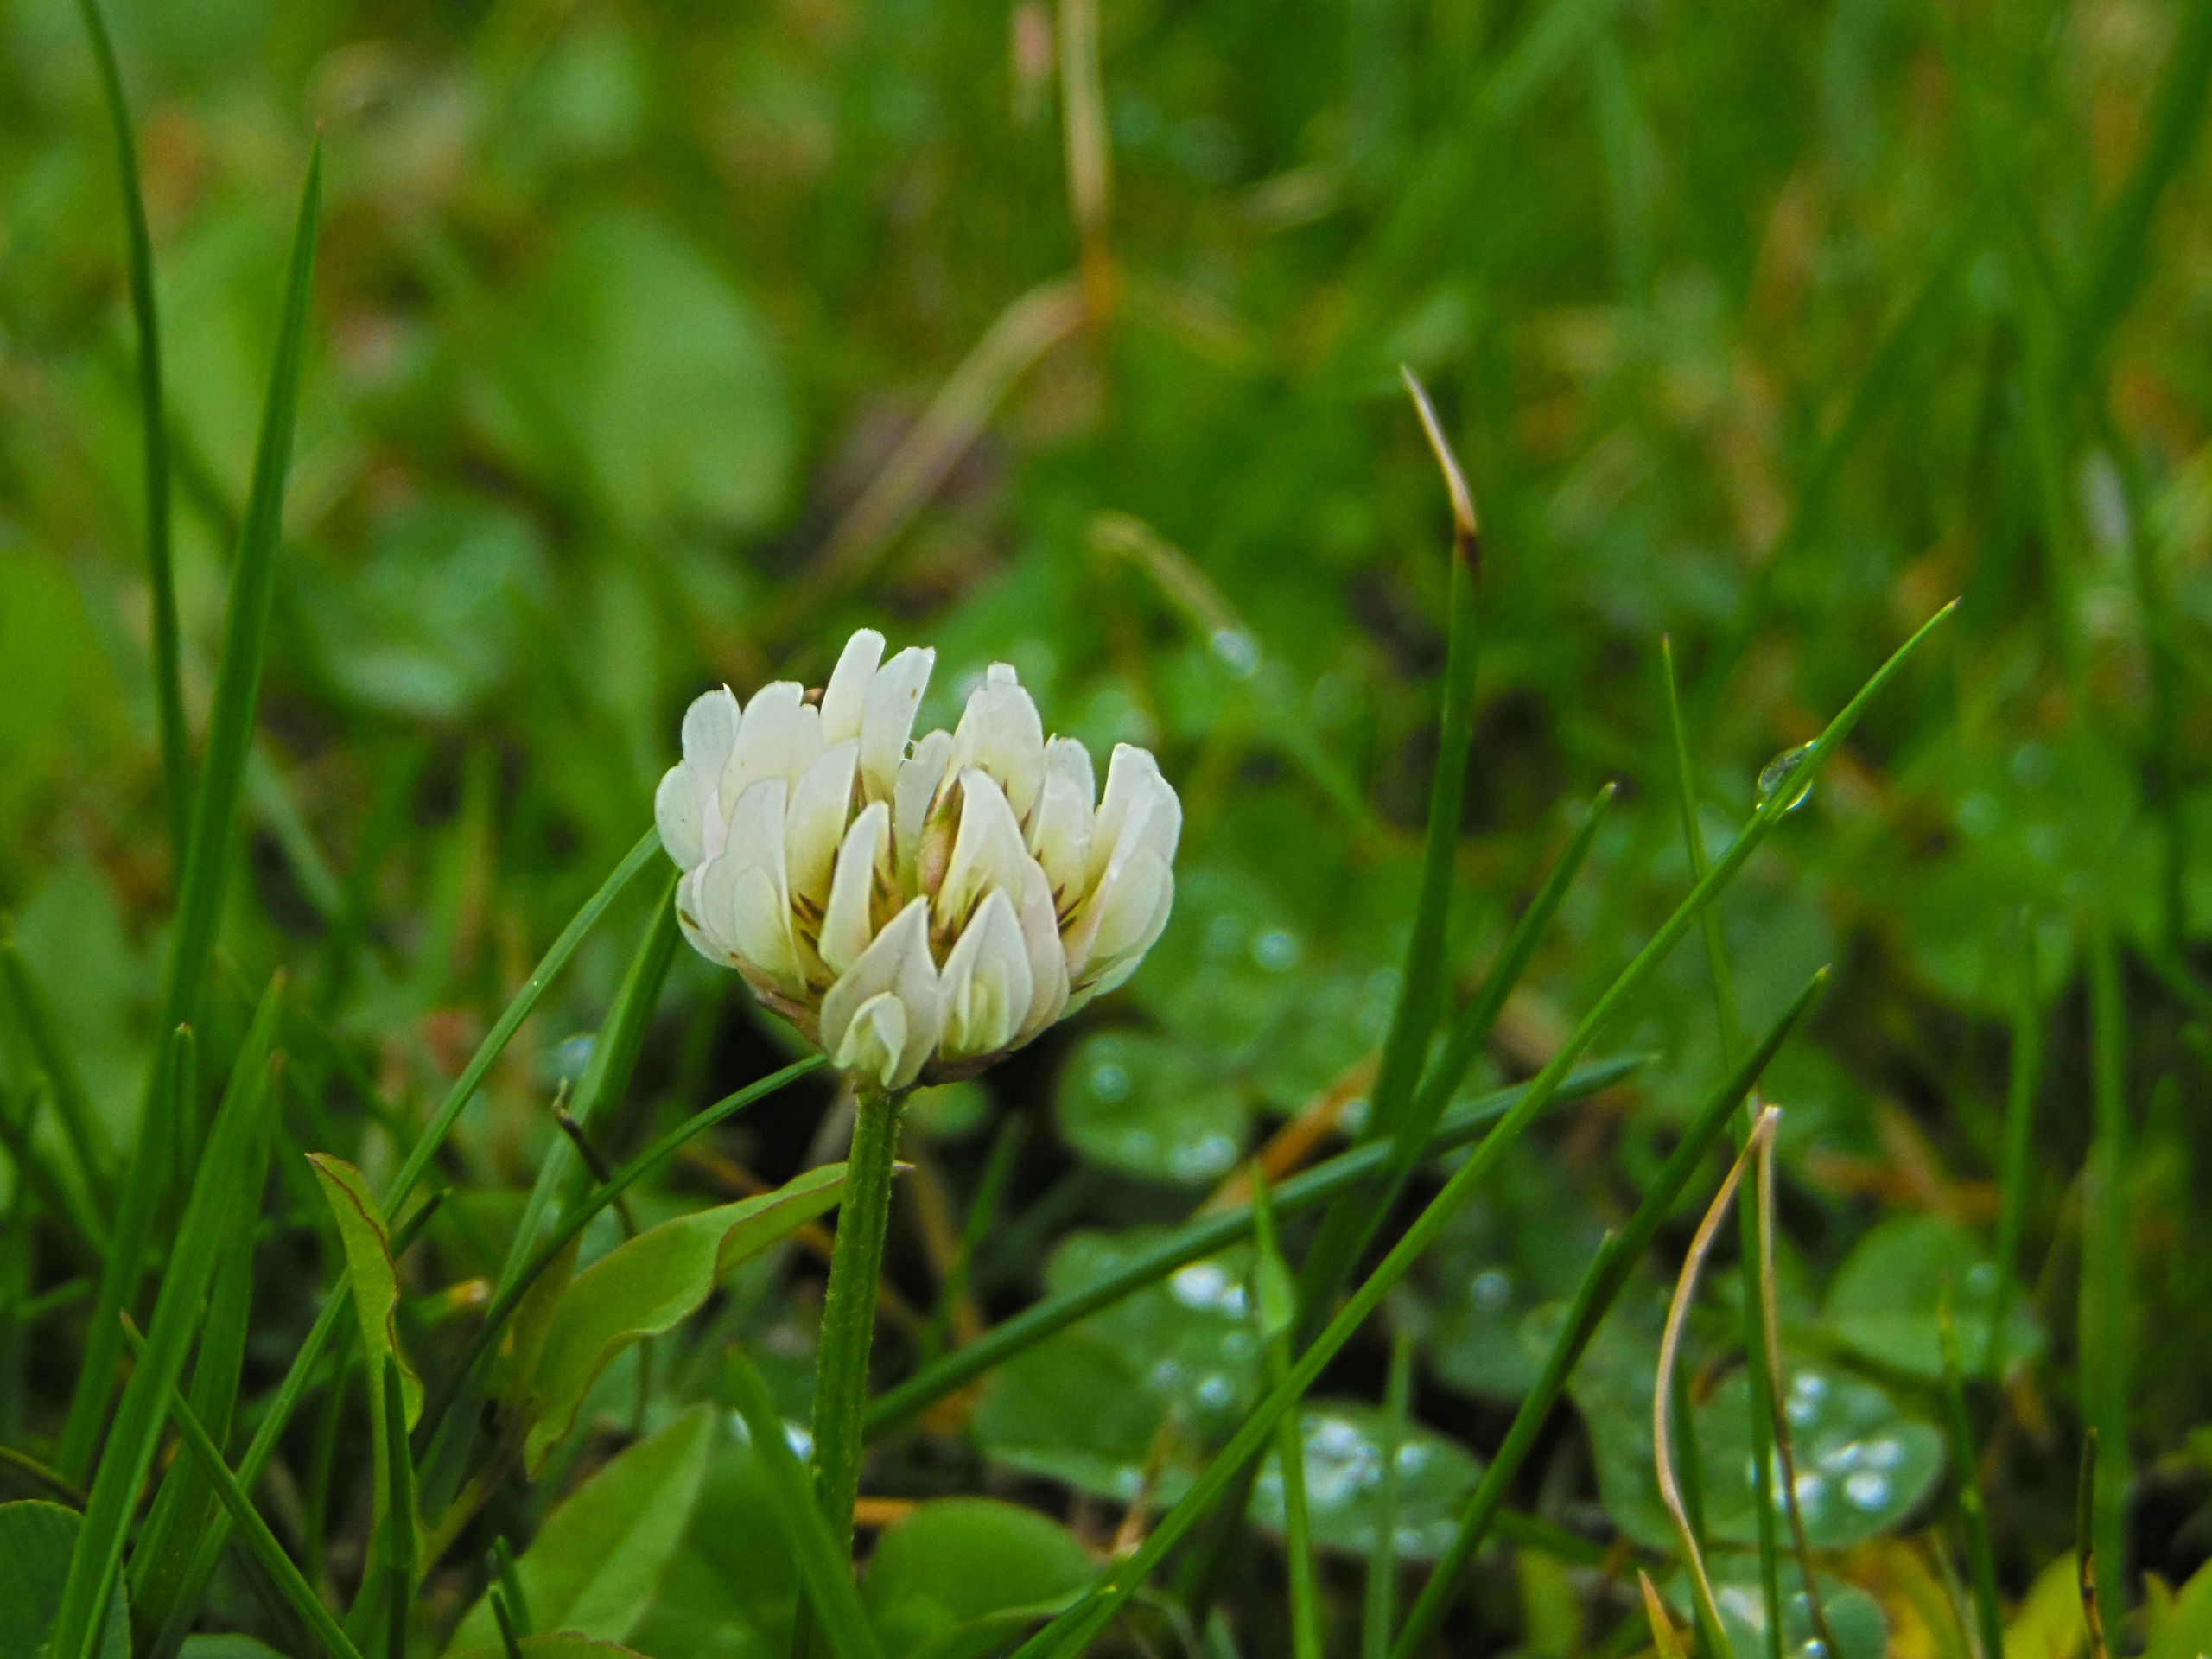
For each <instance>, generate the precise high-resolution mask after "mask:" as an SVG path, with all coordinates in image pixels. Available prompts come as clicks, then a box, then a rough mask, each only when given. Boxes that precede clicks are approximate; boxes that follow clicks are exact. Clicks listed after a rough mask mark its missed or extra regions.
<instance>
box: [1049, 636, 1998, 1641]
mask: <svg viewBox="0 0 2212 1659" xmlns="http://www.w3.org/2000/svg"><path fill="white" fill-rule="evenodd" d="M1957 604H1958V601H1955V600H1954V601H1951V603H1949V604H1948V605H1946V606H1944V607H1942V610H1940V611H1938V612H1937V613H1936V614H1935V615H1934V616H1932V617H1930V618H1929V620H1927V621H1926V622H1924V623H1923V624H1922V625H1921V626H1920V628H1919V629H1918V630H1917V631H1916V632H1915V633H1914V634H1913V635H1912V637H1911V638H1910V639H1907V640H1906V641H1905V642H1904V645H1900V646H1899V647H1898V648H1897V651H1896V652H1893V653H1891V657H1890V659H1889V660H1888V661H1887V662H1885V663H1884V664H1882V666H1881V667H1880V668H1879V669H1878V670H1876V671H1875V672H1874V675H1873V677H1872V678H1870V679H1869V680H1868V681H1867V682H1866V684H1865V685H1863V686H1861V687H1860V688H1859V691H1858V693H1857V695H1856V696H1853V698H1852V699H1851V701H1850V702H1847V704H1845V705H1844V708H1843V709H1842V711H1841V712H1840V713H1839V714H1838V715H1836V717H1835V718H1834V720H1833V721H1830V722H1829V723H1828V727H1827V730H1826V731H1824V732H1822V733H1821V735H1820V736H1819V737H1818V738H1817V739H1815V741H1814V742H1813V744H1812V746H1811V747H1809V748H1808V750H1807V751H1806V753H1805V755H1804V758H1803V759H1802V760H1801V761H1800V762H1799V763H1798V769H1797V772H1796V777H1797V778H1799V779H1802V780H1803V781H1805V782H1806V783H1808V784H1809V783H1811V782H1813V781H1814V780H1815V779H1817V778H1818V776H1819V774H1820V770H1821V766H1824V765H1825V764H1826V763H1827V758H1828V756H1829V755H1831V754H1833V753H1834V752H1835V749H1836V747H1837V746H1838V745H1839V744H1840V743H1841V742H1842V741H1844V739H1845V738H1846V737H1847V736H1848V735H1849V734H1850V733H1851V731H1852V729H1853V727H1855V726H1856V725H1857V724H1858V722H1859V718H1860V717H1861V716H1862V715H1864V714H1865V713H1866V708H1867V706H1868V704H1869V703H1871V702H1872V701H1873V700H1874V699H1875V698H1876V697H1878V696H1880V695H1881V693H1882V691H1883V690H1884V689H1885V687H1886V686H1887V685H1888V684H1889V683H1890V682H1891V680H1892V679H1894V678H1895V677H1897V674H1898V673H1899V672H1900V671H1902V670H1903V669H1904V665H1905V664H1906V663H1908V662H1909V661H1910V660H1911V658H1912V657H1913V655H1914V653H1915V652H1917V651H1918V650H1919V648H1920V646H1921V645H1922V644H1923V642H1925V641H1926V639H1928V637H1929V634H1930V633H1932V632H1934V631H1935V630H1936V628H1937V627H1939V626H1942V623H1943V622H1944V621H1945V620H1947V619H1948V617H1949V616H1950V614H1951V613H1952V612H1953V611H1954V610H1955V609H1956V608H1957ZM1789 804H1790V803H1789V791H1777V793H1776V794H1774V795H1772V796H1770V797H1769V798H1767V799H1766V800H1765V801H1763V802H1762V803H1761V804H1759V806H1758V810H1756V811H1754V812H1753V813H1752V815H1751V819H1750V821H1749V822H1748V823H1745V826H1744V829H1743V830H1742V832H1741V833H1740V834H1739V835H1738V836H1737V837H1736V839H1735V841H1734V842H1732V843H1731V844H1730V845H1729V847H1728V849H1727V850H1726V852H1725V853H1723V854H1722V855H1721V856H1720V858H1719V861H1717V862H1716V863H1715V864H1714V865H1713V868H1712V869H1711V870H1709V871H1708V872H1707V874H1706V876H1705V879H1704V880H1701V881H1700V882H1698V883H1697V885H1696V886H1695V887H1693V888H1692V889H1691V890H1690V892H1689V894H1688V896H1687V897H1686V898H1685V899H1683V900H1682V901H1681V904H1680V905H1678V906H1676V907H1675V912H1674V913H1673V914H1672V915H1671V916H1669V918H1667V920H1666V921H1665V922H1664V923H1662V925H1660V927H1659V930H1658V931H1656V933H1654V934H1653V935H1652V937H1651V938H1650V939H1649V941H1647V942H1646V944H1644V946H1643V949H1642V950H1639V951H1638V952H1637V954H1636V956H1635V957H1634V958H1633V959H1632V960H1631V961H1630V963H1629V964H1628V966H1627V967H1625V968H1624V969H1622V970H1621V972H1620V973H1619V974H1618V976H1615V978H1614V980H1613V982H1612V983H1611V985H1610V986H1608V987H1607V988H1606V989H1605V992H1604V993H1603V994H1602V995H1600V996H1599V998H1598V1000H1597V1001H1596V1003H1595V1004H1593V1005H1592V1007H1591V1008H1590V1010H1589V1012H1588V1013H1587V1014H1584V1016H1583V1017H1582V1020H1580V1023H1579V1024H1577V1026H1576V1027H1575V1028H1574V1030H1573V1032H1572V1033H1570V1034H1569V1035H1568V1037H1567V1040H1566V1041H1565V1042H1564V1043H1563V1044H1561V1045H1560V1049H1559V1051H1558V1052H1557V1053H1555V1054H1554V1055H1553V1057H1552V1058H1551V1059H1550V1061H1549V1062H1548V1063H1547V1064H1546V1065H1545V1066H1544V1069H1543V1070H1542V1071H1540V1072H1539V1073H1538V1074H1537V1075H1536V1077H1535V1080H1534V1081H1533V1082H1532V1083H1530V1084H1529V1089H1528V1091H1527V1092H1526V1093H1525V1094H1523V1095H1522V1097H1521V1099H1520V1100H1519V1102H1518V1103H1516V1105H1515V1106H1514V1107H1513V1109H1511V1110H1510V1111H1509V1112H1508V1113H1507V1114H1506V1115H1505V1116H1504V1117H1503V1118H1502V1119H1500V1120H1499V1122H1498V1123H1497V1127H1496V1128H1493V1129H1492V1130H1491V1132H1490V1134H1489V1135H1487V1136H1486V1137H1484V1141H1482V1143H1481V1145H1480V1146H1478V1147H1477V1148H1476V1149H1475V1151H1474V1153H1473V1154H1472V1155H1471V1157H1470V1158H1469V1159H1468V1160H1467V1161H1466V1162H1465V1164H1463V1165H1462V1166H1460V1168H1459V1172H1458V1173H1455V1174H1454V1175H1453V1176H1452V1179H1451V1180H1450V1181H1448V1182H1446V1185H1445V1186H1444V1188H1443V1190H1442V1191H1441V1192H1439V1193H1438V1194H1437V1195H1436V1197H1435V1198H1433V1199H1432V1200H1431V1201H1430V1203H1429V1205H1428V1206H1427V1208H1426V1209H1425V1210H1423V1211H1421V1215H1420V1216H1419V1217H1416V1218H1415V1220H1414V1223H1413V1224H1412V1225H1411V1226H1410V1227H1408V1229H1407V1230H1406V1232H1405V1233H1404V1234H1403V1235H1402V1236H1401V1237H1400V1238H1399V1240H1398V1242H1397V1243H1396V1244H1395V1245H1394V1246H1392V1248H1391V1249H1390V1251H1389V1255H1386V1256H1385V1257H1384V1258H1383V1262H1382V1263H1381V1264H1380V1265H1379V1266H1378V1267H1377V1268H1376V1269H1375V1271H1374V1272H1373V1273H1372V1274H1369V1275H1368V1277H1367V1279H1366V1280H1365V1281H1363V1283H1362V1284H1361V1285H1360V1287H1359V1288H1358V1289H1357V1291H1355V1292H1354V1293H1353V1294H1352V1295H1351V1298H1350V1299H1349V1300H1347V1301H1346V1302H1345V1303H1344V1306H1343V1307H1342V1308H1341V1309H1340V1310H1338V1313H1337V1315H1336V1316H1335V1318H1333V1319H1331V1320H1330V1322H1329V1324H1328V1325H1327V1327H1326V1328H1325V1330H1324V1331H1323V1332H1321V1334H1320V1335H1319V1337H1318V1338H1315V1339H1314V1341H1313V1344H1311V1345H1310V1346H1309V1347H1308V1348H1307V1350H1306V1352H1305V1353H1304V1354H1303V1355H1301V1356H1300V1358H1299V1361H1298V1363H1297V1364H1296V1365H1294V1367H1292V1369H1291V1372H1290V1375H1289V1376H1287V1378H1285V1379H1284V1382H1283V1384H1282V1386H1281V1387H1280V1388H1278V1389H1272V1390H1270V1391H1269V1392H1268V1395H1266V1396H1265V1397H1264V1398H1263V1399H1262V1401H1261V1402H1260V1404H1259V1405H1258V1406H1257V1407H1256V1408H1254V1410H1253V1411H1252V1413H1251V1414H1250V1415H1249V1416H1248V1417H1247V1418H1246V1419H1245V1421H1244V1422H1243V1426H1242V1427H1239V1428H1238V1429H1237V1431H1236V1433H1235V1434H1233V1435H1232V1436H1230V1440H1229V1443H1228V1445H1227V1446H1224V1448H1223V1449H1222V1451H1221V1452H1219V1453H1218V1454H1217V1455H1216V1457H1215V1458H1214V1459H1213V1460H1212V1462H1211V1463H1210V1464H1208V1465H1206V1467H1205V1470H1204V1471H1202V1472H1201V1473H1200V1474H1199V1476H1198V1478H1197V1479H1196V1480H1195V1481H1193V1482H1192V1484H1191V1487H1190V1489H1189V1491H1187V1492H1186V1493H1185V1495H1184V1497H1182V1498H1181V1499H1180V1500H1179V1501H1178V1502H1177V1503H1176V1504H1175V1505H1174V1506H1173V1508H1172V1509H1170V1510H1168V1512H1167V1513H1166V1515H1165V1516H1162V1517H1161V1518H1160V1521H1159V1522H1158V1523H1157V1524H1156V1525H1155V1526H1154V1529H1153V1531H1152V1533H1151V1535H1149V1536H1148V1537H1147V1539H1146V1541H1145V1543H1144V1546H1143V1548H1141V1549H1139V1550H1138V1551H1137V1552H1136V1553H1135V1554H1134V1555H1132V1556H1130V1557H1129V1558H1128V1560H1124V1561H1121V1562H1117V1563H1116V1564H1115V1566H1114V1567H1111V1568H1109V1571H1108V1572H1107V1573H1106V1575H1105V1577H1104V1579H1103V1581H1102V1582H1101V1584H1100V1585H1099V1586H1097V1587H1096V1589H1094V1590H1093V1591H1092V1592H1091V1593H1090V1595H1089V1596H1087V1597H1085V1598H1084V1600H1083V1601H1081V1602H1079V1603H1077V1605H1075V1606H1074V1607H1072V1608H1071V1609H1070V1610H1069V1611H1067V1612H1065V1613H1064V1614H1062V1615H1061V1616H1060V1617H1059V1618H1056V1619H1054V1620H1053V1621H1052V1624H1048V1625H1047V1626H1046V1627H1045V1629H1044V1630H1039V1632H1038V1633H1037V1634H1036V1635H1035V1636H1033V1637H1031V1638H1030V1640H1029V1641H1028V1642H1027V1643H1024V1644H1023V1645H1022V1647H1021V1649H1020V1656H1021V1659H1037V1656H1041V1655H1045V1654H1057V1653H1063V1652H1079V1651H1080V1650H1081V1649H1082V1648H1083V1646H1084V1643H1086V1642H1088V1641H1089V1640H1090V1637H1092V1636H1093V1635H1095V1634H1096V1632H1097V1631H1098V1630H1100V1629H1102V1628H1103V1626H1104V1625H1105V1624H1106V1623H1107V1622H1108V1621H1109V1620H1110V1619H1111V1618H1113V1617H1114V1616H1115V1615H1116V1613H1117V1612H1118V1611H1120V1609H1121V1608H1122V1606H1123V1605H1125V1604H1126V1603H1127V1602H1128V1599H1129V1598H1130V1597H1131V1596H1132V1595H1134V1594H1135V1592H1136V1591H1137V1589H1138V1587H1139V1586H1141V1585H1142V1584H1143V1583H1144V1582H1145V1580H1147V1578H1148V1577H1149V1576H1150V1575H1151V1573H1152V1571H1153V1569H1154V1567H1157V1566H1158V1565H1159V1564H1160V1560H1162V1559H1163V1558H1164V1557H1165V1556H1166V1554H1167V1553H1168V1551H1170V1550H1171V1549H1173V1548H1174V1547H1175V1546H1176V1545H1177V1544H1178V1543H1179V1542H1180V1541H1181V1540H1182V1539H1183V1538H1184V1537H1185V1535H1187V1534H1188V1533H1189V1531H1190V1529H1192V1527H1193V1526H1195V1525H1196V1524H1197V1522H1198V1520H1199V1519H1201V1518H1202V1517H1203V1516H1205V1514H1206V1512H1207V1511H1208V1510H1210V1509H1211V1507H1212V1505H1213V1504H1214V1503H1216V1502H1217V1500H1218V1499H1219V1498H1220V1497H1221V1496H1222V1494H1223V1493H1224V1491H1226V1490H1227V1489H1228V1487H1229V1486H1230V1484H1231V1483H1232V1482H1234V1481H1236V1479H1237V1478H1239V1476H1240V1474H1241V1471H1243V1467H1244V1465H1246V1464H1248V1463H1249V1462H1250V1460H1251V1459H1252V1458H1254V1457H1255V1455H1257V1454H1258V1452H1260V1451H1261V1450H1262V1448H1263V1447H1264V1446H1265V1445H1266V1443H1267V1440H1268V1437H1269V1436H1270V1435H1271V1434H1272V1433H1274V1421H1275V1419H1276V1418H1277V1417H1279V1416H1280V1415H1281V1414H1282V1412H1283V1411H1285V1410H1287V1409H1288V1408H1289V1407H1290V1406H1291V1404H1292V1403H1293V1402H1295V1401H1296V1400H1297V1399H1298V1397H1299V1396H1300V1395H1302V1394H1303V1393H1304V1391H1305V1390H1306V1388H1308V1387H1310V1386H1311V1385H1312V1383H1313V1379H1314V1378H1315V1377H1317V1376H1319V1375H1320V1373H1321V1370H1322V1368H1323V1367H1325V1365H1326V1364H1327V1363H1329V1361H1330V1360H1331V1359H1332V1358H1333V1357H1335V1356H1336V1353H1337V1351H1338V1350H1339V1349H1341V1348H1342V1347H1343V1346H1344V1344H1345V1343H1346V1342H1348V1341H1350V1340H1351V1336H1352V1334H1353V1332H1356V1331H1357V1330H1358V1328H1359V1326H1360V1325H1362V1324H1363V1322H1364V1321H1365V1320H1366V1319H1367V1318H1368V1316H1369V1315H1370V1314H1371V1313H1374V1311H1375V1310H1376V1308H1377V1307H1378V1306H1381V1305H1382V1301H1383V1297H1384V1296H1386V1295H1387V1294H1389V1291H1390V1290H1391V1288H1392V1287H1394V1286H1395V1285H1396V1284H1397V1282H1398V1281H1400V1280H1401V1279H1402V1278H1403V1277H1404V1276H1405V1275H1406V1274H1407V1272H1408V1270H1410V1269H1411V1268H1412V1267H1413V1264H1414V1262H1415V1261H1416V1260H1418V1259H1419V1258H1420V1256H1421V1253H1422V1252H1423V1251H1424V1250H1426V1249H1427V1248H1428V1246H1429V1245H1430V1244H1431V1243H1434V1241H1435V1239H1436V1236H1437V1235H1438V1234H1439V1233H1440V1232H1441V1231H1442V1230H1444V1227H1445V1226H1446V1224H1447V1223H1448V1222H1449V1221H1450V1220H1451V1219H1452V1216H1453V1215H1454V1214H1456V1213H1457V1212H1458V1211H1459V1208H1460V1207H1461V1206H1462V1205H1465V1203H1466V1201H1467V1200H1468V1199H1469V1198H1471V1197H1472V1196H1473V1195H1474V1193H1475V1192H1476V1190H1477V1188H1478V1185H1480V1183H1481V1182H1482V1181H1483V1180H1484V1179H1486V1178H1487V1177H1488V1175H1489V1174H1490V1172H1491V1170H1492V1169H1493V1168H1495V1167H1496V1166H1497V1160H1498V1158H1499V1157H1500V1156H1502V1155H1503V1153H1504V1152H1505V1150H1506V1148H1507V1147H1510V1146H1511V1145H1512V1144H1513V1143H1514V1142H1515V1141H1517V1140H1518V1139H1519V1138H1520V1135H1521V1133H1522V1130H1524V1129H1525V1128H1527V1127H1528V1125H1529V1121H1530V1120H1531V1119H1533V1118H1534V1117H1535V1115H1536V1114H1537V1113H1538V1112H1540V1111H1541V1110H1542V1109H1544V1107H1545V1106H1546V1105H1548V1103H1550V1101H1551V1100H1552V1098H1553V1096H1554V1095H1555V1094H1556V1093H1557V1092H1558V1090H1559V1086H1560V1084H1562V1083H1563V1082H1565V1081H1566V1078H1567V1073H1568V1072H1569V1071H1570V1070H1571V1069H1572V1068H1573V1065H1575V1063H1576V1062H1577V1061H1579V1060H1580V1058H1582V1055H1583V1054H1584V1052H1586V1051H1587V1049H1588V1048H1589V1046H1590V1045H1591V1043H1592V1042H1593V1041H1594V1040H1595V1039H1596V1037H1597V1033H1598V1032H1599V1029H1601V1028H1602V1027H1604V1026H1605V1023H1606V1022H1607V1021H1608V1020H1611V1018H1612V1016H1613V1015H1614V1014H1616V1013H1617V1012H1618V1010H1619V1008H1620V1007H1621V1005H1622V1004H1623V1003H1624V1002H1625V1001H1628V999H1629V998H1630V997H1631V996H1632V995H1635V993H1636V992H1637V990H1638V989H1639V988H1641V987H1642V986H1643V982H1645V981H1646V980H1647V979H1648V978H1649V976H1650V975H1651V973H1652V970H1653V969H1656V967H1657V966H1658V964H1659V963H1660V962H1661V961H1662V960H1663V959H1664V958H1665V957H1667V956H1668V955H1669V954H1670V953H1671V952H1672V951H1673V950H1674V948H1675V945H1676V944H1680V943H1681V938H1682V936H1683V935H1684V934H1685V933H1687V932H1688V931H1689V930H1690V928H1691V927H1692V926H1694V925H1695V923H1696V921H1697V918H1698V917H1699V916H1700V915H1701V914H1703V912H1704V910H1705V907H1706V906H1707V905H1708V904H1710V903H1711V902H1712V901H1713V899H1714V897H1715V896H1716V895H1718V894H1719V892H1720V891H1721V890H1722V889H1723V888H1724V887H1726V885H1727V884H1728V883H1729V882H1730V881H1731V880H1733V879H1734V877H1735V875H1736V874H1737V872H1738V870H1740V869H1741V868H1743V867H1744V865H1745V862H1746V861H1748V860H1749V859H1750V858H1751V855H1752V854H1753V853H1754V852H1756V851H1757V850H1758V848H1759V846H1760V844H1761V843H1762V842H1764V841H1765V839H1766V837H1767V836H1768V835H1770V833H1772V831H1773V829H1774V827H1775V826H1776V825H1777V823H1780V822H1781V820H1782V817H1783V814H1784V813H1786V812H1787V811H1788V810H1789Z"/></svg>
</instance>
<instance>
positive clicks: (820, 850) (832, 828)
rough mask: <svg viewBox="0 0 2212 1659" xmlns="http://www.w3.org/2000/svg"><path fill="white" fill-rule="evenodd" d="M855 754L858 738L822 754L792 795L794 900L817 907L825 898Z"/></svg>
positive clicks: (789, 849) (789, 827)
mask: <svg viewBox="0 0 2212 1659" xmlns="http://www.w3.org/2000/svg"><path fill="white" fill-rule="evenodd" d="M860 753H861V746H860V741H859V740H858V739H857V738H852V739H848V740H847V741H844V742H842V743H840V744H838V745H836V747H834V748H829V749H825V750H824V751H823V754H822V758H821V759H820V760H817V761H816V762H815V763H814V764H813V765H812V766H809V767H808V768H807V769H806V771H805V772H804V774H803V775H802V776H801V777H800V779H799V780H798V787H797V788H795V789H794V790H792V791H791V814H790V817H789V819H788V821H787V823H786V826H785V849H786V856H787V858H788V859H789V861H790V866H791V893H792V895H793V897H794V898H797V899H806V900H807V901H809V902H810V903H812V904H817V905H818V904H820V903H821V902H822V901H823V899H825V898H827V897H828V896H829V871H830V868H831V866H832V865H834V864H835V863H836V858H837V843H838V842H839V840H840V839H842V836H843V835H844V833H845V816H846V814H847V813H849V811H851V810H852V803H853V768H854V767H855V766H857V765H858V764H859V762H860Z"/></svg>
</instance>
